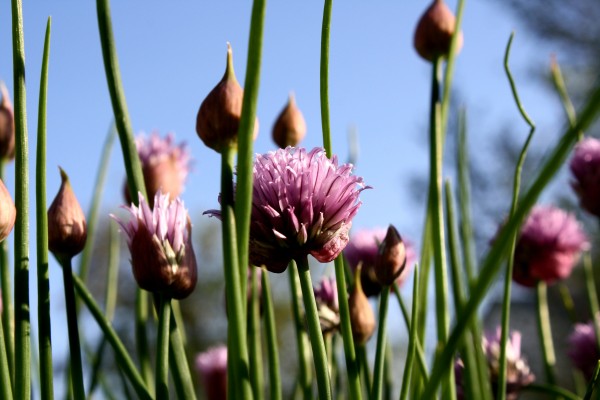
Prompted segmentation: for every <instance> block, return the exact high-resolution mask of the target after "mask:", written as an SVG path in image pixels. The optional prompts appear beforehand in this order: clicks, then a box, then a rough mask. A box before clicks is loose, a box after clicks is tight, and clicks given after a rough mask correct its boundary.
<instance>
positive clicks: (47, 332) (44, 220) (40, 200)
mask: <svg viewBox="0 0 600 400" xmlns="http://www.w3.org/2000/svg"><path fill="white" fill-rule="evenodd" d="M51 24H52V19H51V18H50V17H48V22H47V25H46V38H45V41H44V58H43V62H42V72H41V77H40V97H39V107H38V132H37V151H36V177H35V181H36V187H35V190H36V204H35V206H36V231H37V245H36V247H37V291H38V302H37V304H38V331H39V337H38V344H39V353H40V384H41V387H40V393H41V396H42V399H44V400H46V399H52V398H54V388H53V370H52V334H51V327H50V274H49V271H48V213H47V209H46V99H47V92H48V62H49V61H48V60H49V57H50V29H51Z"/></svg>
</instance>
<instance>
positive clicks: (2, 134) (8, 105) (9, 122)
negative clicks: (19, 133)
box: [0, 82, 15, 160]
mask: <svg viewBox="0 0 600 400" xmlns="http://www.w3.org/2000/svg"><path fill="white" fill-rule="evenodd" d="M0 93H1V94H2V100H1V101H0V159H3V160H12V159H14V158H15V113H14V110H13V104H12V102H11V101H10V96H9V95H8V89H6V85H5V84H4V82H0Z"/></svg>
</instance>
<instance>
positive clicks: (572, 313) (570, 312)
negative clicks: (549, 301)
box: [556, 282, 578, 325]
mask: <svg viewBox="0 0 600 400" xmlns="http://www.w3.org/2000/svg"><path fill="white" fill-rule="evenodd" d="M556 286H558V293H559V294H560V300H561V301H562V304H563V307H564V308H565V311H566V312H567V316H568V317H569V319H570V320H571V323H572V324H573V325H575V324H576V323H577V321H578V317H577V310H576V309H575V302H574V301H573V296H572V295H571V291H570V290H569V286H567V284H566V283H565V282H559V283H558V284H557V285H556Z"/></svg>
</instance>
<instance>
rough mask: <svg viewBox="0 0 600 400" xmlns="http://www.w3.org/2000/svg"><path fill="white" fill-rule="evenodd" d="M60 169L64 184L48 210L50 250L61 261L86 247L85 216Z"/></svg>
mask: <svg viewBox="0 0 600 400" xmlns="http://www.w3.org/2000/svg"><path fill="white" fill-rule="evenodd" d="M59 169H60V177H61V180H62V183H61V185H60V189H59V190H58V193H57V194H56V197H55V198H54V201H53V202H52V204H51V205H50V208H49V209H48V249H49V250H50V251H51V252H52V253H53V254H54V255H55V256H56V258H58V259H59V260H63V259H69V258H72V257H74V256H75V255H77V254H79V253H80V252H81V251H82V250H83V248H84V247H85V241H86V239H87V225H86V222H85V214H84V213H83V210H82V209H81V206H80V205H79V201H77V198H76V197H75V193H74V192H73V188H72V187H71V183H70V182H69V177H68V176H67V174H66V173H65V171H63V170H62V168H59Z"/></svg>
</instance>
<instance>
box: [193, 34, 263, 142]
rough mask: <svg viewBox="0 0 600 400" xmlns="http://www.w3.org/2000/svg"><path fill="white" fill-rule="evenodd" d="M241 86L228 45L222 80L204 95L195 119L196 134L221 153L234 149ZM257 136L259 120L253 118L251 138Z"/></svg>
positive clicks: (241, 97)
mask: <svg viewBox="0 0 600 400" xmlns="http://www.w3.org/2000/svg"><path fill="white" fill-rule="evenodd" d="M243 100H244V89H242V87H241V86H240V84H239V83H238V81H237V79H236V77H235V72H234V71H233V56H232V51H231V46H230V45H229V43H228V44H227V68H226V70H225V75H223V79H221V81H220V82H219V83H218V84H217V86H215V87H214V89H213V90H212V91H211V92H210V93H209V94H208V96H206V98H205V99H204V101H203V102H202V104H201V105H200V109H199V110H198V116H197V118H196V133H198V136H199V137H200V139H202V141H203V142H204V144H205V145H206V146H207V147H210V148H211V149H213V150H215V151H216V152H217V153H221V152H222V151H223V150H224V149H226V148H237V138H238V129H239V126H240V119H241V116H242V103H243ZM257 135H258V119H257V120H255V121H254V139H256V136H257Z"/></svg>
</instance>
